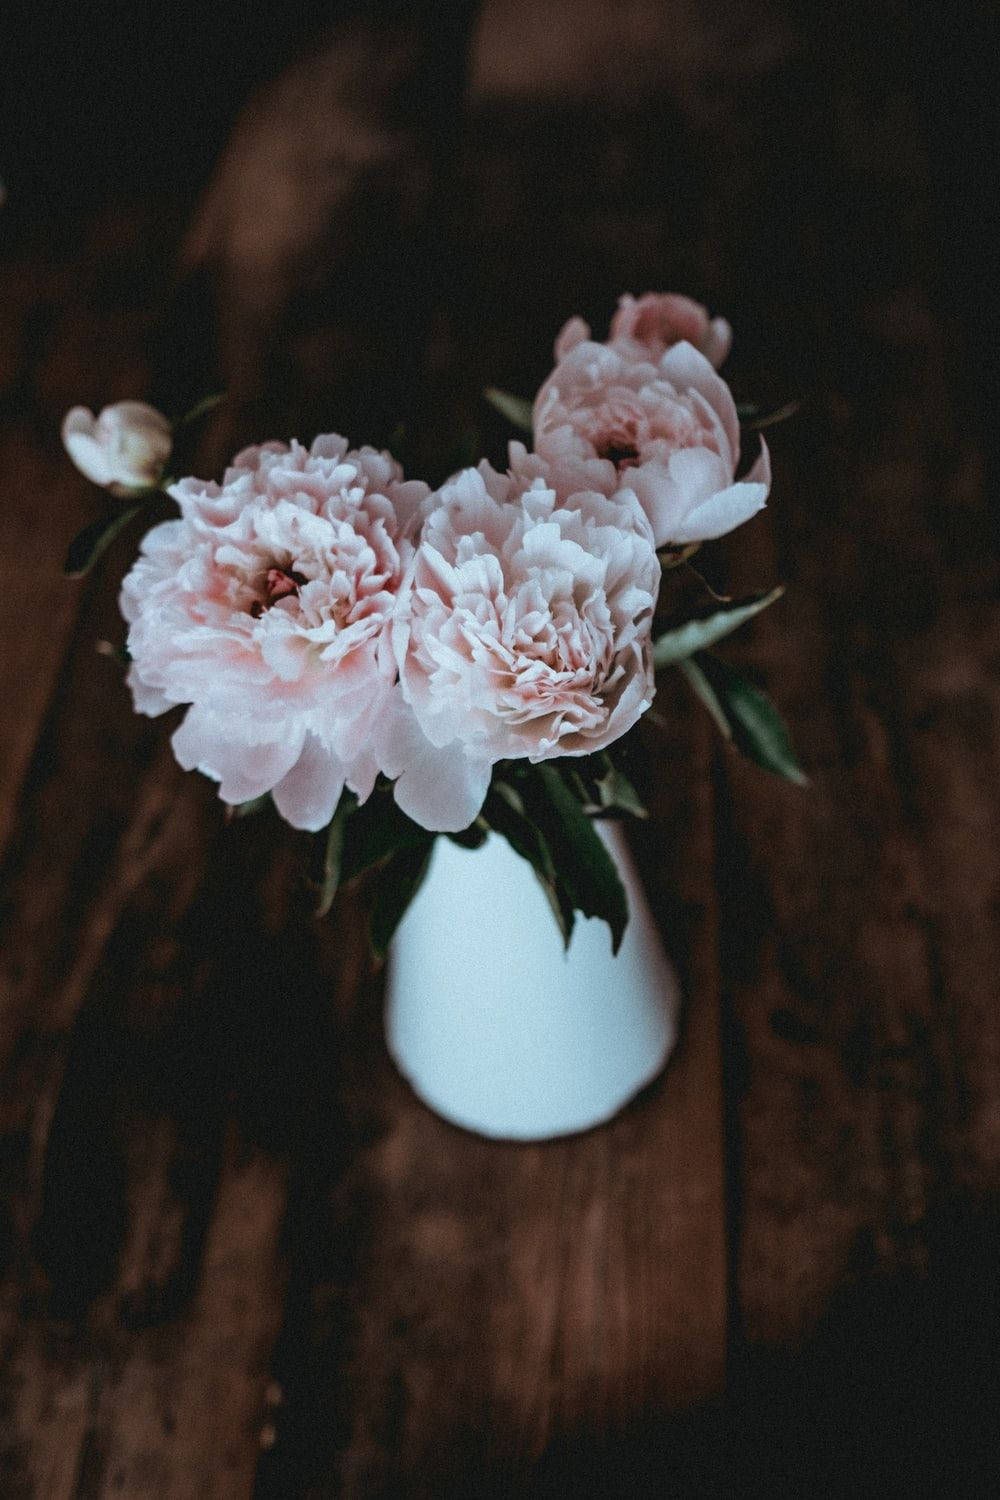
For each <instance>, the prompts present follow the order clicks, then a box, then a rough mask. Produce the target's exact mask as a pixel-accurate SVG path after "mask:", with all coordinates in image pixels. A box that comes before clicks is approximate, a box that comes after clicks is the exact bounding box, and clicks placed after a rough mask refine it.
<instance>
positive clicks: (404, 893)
mask: <svg viewBox="0 0 1000 1500" xmlns="http://www.w3.org/2000/svg"><path fill="white" fill-rule="evenodd" d="M420 831H421V833H423V840H422V842H421V843H419V844H414V845H413V846H412V847H410V848H408V849H400V851H399V852H398V854H394V855H393V857H392V859H390V861H389V863H388V864H387V865H386V866H385V868H384V869H383V870H382V872H381V874H380V876H379V879H378V885H377V887H376V890H375V902H374V905H373V906H372V914H371V920H370V926H369V931H370V934H371V941H372V948H373V949H374V951H375V956H376V958H385V956H386V954H387V953H388V951H389V944H390V943H391V942H392V939H393V936H394V934H395V932H396V928H397V927H398V926H399V924H400V922H401V921H402V919H403V916H404V914H405V912H406V908H407V907H408V906H409V904H410V902H411V901H412V900H413V898H414V896H415V895H416V894H417V891H418V890H419V889H420V886H421V885H422V883H423V879H424V876H425V875H426V874H427V868H428V865H429V864H430V858H431V851H432V849H433V848H434V839H435V837H436V835H435V834H433V833H427V832H425V831H424V830H423V829H421V830H420Z"/></svg>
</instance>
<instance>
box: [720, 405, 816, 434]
mask: <svg viewBox="0 0 1000 1500" xmlns="http://www.w3.org/2000/svg"><path fill="white" fill-rule="evenodd" d="M801 404H802V403H801V402H800V401H786V402H785V403H784V405H783V406H775V407H773V408H772V410H771V411H761V409H760V407H759V406H754V404H753V403H752V402H746V403H744V404H743V405H740V406H737V408H736V415H737V417H738V418H739V423H740V426H741V427H742V428H743V431H744V432H760V431H762V430H763V428H765V427H776V426H777V425H778V423H779V422H787V421H788V418H789V417H794V415H795V413H796V412H797V411H798V409H799V407H800V406H801Z"/></svg>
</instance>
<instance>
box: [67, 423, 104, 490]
mask: <svg viewBox="0 0 1000 1500" xmlns="http://www.w3.org/2000/svg"><path fill="white" fill-rule="evenodd" d="M96 430H97V419H96V417H95V416H94V414H93V412H91V411H88V410H87V408H86V407H85V406H74V407H73V408H72V410H70V411H68V412H67V413H66V416H65V417H64V418H63V424H62V440H63V443H64V444H65V447H66V452H67V453H68V454H69V456H70V458H71V459H72V460H73V462H74V463H75V464H76V467H77V468H78V469H79V470H80V473H81V474H84V475H86V477H87V478H88V479H90V480H92V481H93V483H94V484H108V483H109V482H110V480H111V468H110V465H109V462H108V453H107V449H106V448H105V446H104V445H103V444H102V443H99V442H98V441H97V438H96V437H95V436H94V434H95V432H96Z"/></svg>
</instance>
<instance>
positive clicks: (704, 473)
mask: <svg viewBox="0 0 1000 1500" xmlns="http://www.w3.org/2000/svg"><path fill="white" fill-rule="evenodd" d="M534 432H535V448H536V449H537V451H538V452H539V453H540V454H542V455H543V456H544V457H545V458H547V459H548V460H549V461H550V462H555V463H559V464H560V465H562V466H563V467H566V466H573V465H575V466H577V468H578V471H579V472H580V474H581V476H582V477H585V480H586V483H587V485H588V486H589V487H590V488H593V489H596V490H600V491H601V492H603V493H604V494H607V495H610V494H612V493H613V492H614V491H615V490H618V489H622V488H624V487H628V488H629V489H631V490H632V491H634V493H635V495H636V496H637V497H638V499H639V502H640V504H641V505H642V508H643V510H644V511H645V513H646V515H647V517H648V518H649V522H650V525H651V526H652V529H653V536H654V539H655V542H656V546H657V547H663V546H668V545H669V546H685V545H687V544H688V543H691V542H702V541H708V540H710V539H711V538H713V537H718V536H722V535H724V534H725V533H726V532H727V531H732V530H733V528H734V527H736V526H739V525H741V524H742V523H743V522H744V521H746V520H749V518H750V517H751V516H752V515H754V514H755V513H756V512H757V511H758V510H760V509H761V508H762V507H763V505H764V502H765V500H766V499H767V493H768V489H769V488H770V482H771V471H770V461H769V458H768V452H767V447H766V445H765V444H764V443H763V442H762V443H761V452H760V457H759V458H758V459H757V461H756V463H755V464H754V465H753V467H752V468H751V469H750V471H749V473H747V474H746V475H745V476H744V477H743V478H742V479H740V480H737V479H736V478H735V475H736V468H737V465H738V463H739V456H740V427H739V419H738V417H737V415H736V407H735V405H734V403H733V398H732V395H731V394H730V391H729V387H728V386H727V385H726V383H725V381H724V380H722V379H721V377H720V376H718V375H717V374H716V373H715V371H714V370H713V369H712V366H711V365H710V364H709V362H708V360H707V359H706V358H705V356H704V355H703V354H699V352H698V351H697V349H695V348H694V347H693V346H692V345H691V344H688V343H679V344H674V345H673V346H672V347H671V348H669V349H667V351H666V352H665V353H664V354H662V355H661V356H660V358H659V359H658V360H657V361H656V362H655V363H654V362H653V361H651V360H644V359H639V358H633V357H632V356H631V354H625V353H622V351H621V349H619V348H618V347H614V346H612V345H609V344H596V343H593V342H591V341H590V340H589V339H583V340H581V341H579V342H577V343H575V344H573V345H572V347H571V348H570V349H569V350H568V352H566V353H565V354H564V356H563V358H562V359H561V360H560V362H559V364H558V365H557V366H556V368H555V369H554V370H553V371H552V374H551V375H550V376H549V378H548V379H547V380H546V382H545V384H544V385H543V386H542V388H541V390H540V391H539V393H538V395H537V397H536V399H535V406H534Z"/></svg>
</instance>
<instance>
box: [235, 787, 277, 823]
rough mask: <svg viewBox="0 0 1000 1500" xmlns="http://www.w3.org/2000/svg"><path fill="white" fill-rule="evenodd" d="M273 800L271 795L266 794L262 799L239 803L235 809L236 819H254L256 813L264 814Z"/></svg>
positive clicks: (253, 798)
mask: <svg viewBox="0 0 1000 1500" xmlns="http://www.w3.org/2000/svg"><path fill="white" fill-rule="evenodd" d="M270 800H271V793H270V792H264V793H263V794H262V796H260V797H251V798H250V801H249V802H238V803H237V804H236V805H235V807H234V808H233V817H234V818H252V817H253V815H254V814H255V813H259V812H263V811H264V809H265V807H266V806H267V804H268V803H269V802H270Z"/></svg>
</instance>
